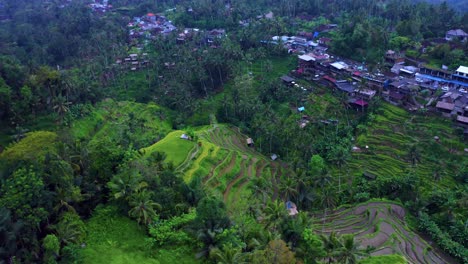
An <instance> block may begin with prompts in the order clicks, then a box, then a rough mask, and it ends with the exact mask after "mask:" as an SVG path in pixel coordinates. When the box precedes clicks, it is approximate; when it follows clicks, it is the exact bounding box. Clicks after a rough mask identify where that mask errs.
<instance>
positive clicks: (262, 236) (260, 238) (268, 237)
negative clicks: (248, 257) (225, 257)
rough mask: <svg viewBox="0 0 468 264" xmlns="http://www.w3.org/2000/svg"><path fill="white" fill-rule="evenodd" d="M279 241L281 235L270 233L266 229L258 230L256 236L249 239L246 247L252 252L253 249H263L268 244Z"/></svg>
mask: <svg viewBox="0 0 468 264" xmlns="http://www.w3.org/2000/svg"><path fill="white" fill-rule="evenodd" d="M277 239H281V235H280V234H278V233H276V232H270V230H268V229H260V230H259V231H258V233H256V235H255V236H254V237H253V238H252V239H250V241H249V243H248V245H247V247H248V249H251V251H253V250H254V249H264V248H265V247H266V245H268V242H270V241H272V240H277Z"/></svg>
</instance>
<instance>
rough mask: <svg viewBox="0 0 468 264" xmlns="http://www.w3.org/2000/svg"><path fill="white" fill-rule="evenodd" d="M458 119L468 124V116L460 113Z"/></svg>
mask: <svg viewBox="0 0 468 264" xmlns="http://www.w3.org/2000/svg"><path fill="white" fill-rule="evenodd" d="M457 121H458V122H461V123H465V124H468V117H466V116H461V115H459V116H457Z"/></svg>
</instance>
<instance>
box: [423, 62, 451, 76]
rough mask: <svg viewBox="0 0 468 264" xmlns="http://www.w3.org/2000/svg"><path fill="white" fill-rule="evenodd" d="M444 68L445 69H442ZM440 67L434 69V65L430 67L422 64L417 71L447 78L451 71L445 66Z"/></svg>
mask: <svg viewBox="0 0 468 264" xmlns="http://www.w3.org/2000/svg"><path fill="white" fill-rule="evenodd" d="M444 68H445V69H444ZM444 68H442V69H436V68H434V67H431V66H429V65H426V64H423V65H422V66H421V67H420V68H419V72H420V73H422V74H427V75H431V76H435V77H439V78H444V79H449V78H451V76H452V73H451V72H450V71H448V69H447V67H444Z"/></svg>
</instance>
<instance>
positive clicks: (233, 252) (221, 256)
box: [210, 243, 247, 264]
mask: <svg viewBox="0 0 468 264" xmlns="http://www.w3.org/2000/svg"><path fill="white" fill-rule="evenodd" d="M210 258H212V259H214V260H215V261H216V263H217V264H243V263H247V262H246V255H245V254H243V253H242V249H241V248H239V247H234V246H233V245H232V244H231V243H227V244H225V245H224V246H223V248H222V250H221V249H219V248H214V249H213V250H211V252H210Z"/></svg>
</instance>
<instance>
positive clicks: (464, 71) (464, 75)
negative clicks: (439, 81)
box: [452, 66, 468, 83]
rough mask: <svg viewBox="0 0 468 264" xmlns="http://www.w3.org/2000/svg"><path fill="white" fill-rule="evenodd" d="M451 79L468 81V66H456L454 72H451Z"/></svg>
mask: <svg viewBox="0 0 468 264" xmlns="http://www.w3.org/2000/svg"><path fill="white" fill-rule="evenodd" d="M452 79H453V80H456V81H460V82H464V83H468V67H466V66H460V67H458V69H457V70H456V71H455V73H454V74H452Z"/></svg>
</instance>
